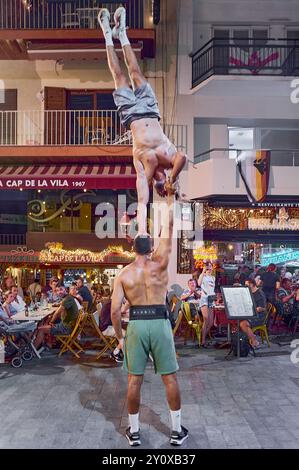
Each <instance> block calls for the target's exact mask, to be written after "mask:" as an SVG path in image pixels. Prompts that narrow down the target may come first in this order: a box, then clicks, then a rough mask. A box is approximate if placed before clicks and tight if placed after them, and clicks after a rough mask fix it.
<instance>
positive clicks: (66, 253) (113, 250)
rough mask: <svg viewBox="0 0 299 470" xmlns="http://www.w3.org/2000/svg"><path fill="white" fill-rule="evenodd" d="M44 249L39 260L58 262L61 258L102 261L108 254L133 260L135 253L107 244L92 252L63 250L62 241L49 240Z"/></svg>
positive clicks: (70, 260)
mask: <svg viewBox="0 0 299 470" xmlns="http://www.w3.org/2000/svg"><path fill="white" fill-rule="evenodd" d="M46 248H47V249H45V250H42V251H41V252H40V255H39V260H40V261H41V262H43V263H47V262H48V263H49V262H60V261H62V260H65V261H68V262H74V261H77V262H78V261H80V260H81V261H85V262H90V263H95V262H100V263H101V262H103V261H105V260H106V258H108V257H109V256H110V257H112V256H119V257H122V258H124V259H126V260H127V261H133V259H134V258H135V255H134V253H133V252H130V251H126V250H124V249H123V247H122V246H108V248H105V249H104V250H103V251H100V252H93V251H89V250H84V249H79V248H77V249H76V250H73V251H72V250H65V249H64V248H63V244H62V243H58V242H57V243H52V242H49V243H47V244H46Z"/></svg>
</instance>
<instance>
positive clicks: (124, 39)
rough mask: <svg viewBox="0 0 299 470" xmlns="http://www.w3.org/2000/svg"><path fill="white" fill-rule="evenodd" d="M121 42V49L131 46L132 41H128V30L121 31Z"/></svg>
mask: <svg viewBox="0 0 299 470" xmlns="http://www.w3.org/2000/svg"><path fill="white" fill-rule="evenodd" d="M119 40H120V43H121V47H124V46H129V45H130V41H129V39H128V36H127V31H126V29H122V30H120V32H119Z"/></svg>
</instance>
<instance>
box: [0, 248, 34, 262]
mask: <svg viewBox="0 0 299 470" xmlns="http://www.w3.org/2000/svg"><path fill="white" fill-rule="evenodd" d="M38 262H39V253H38V252H36V251H33V250H27V248H26V247H24V246H22V247H18V248H17V249H16V250H11V251H2V252H0V263H13V264H24V263H30V264H36V263H38Z"/></svg>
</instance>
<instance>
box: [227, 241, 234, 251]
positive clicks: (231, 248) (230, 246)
mask: <svg viewBox="0 0 299 470" xmlns="http://www.w3.org/2000/svg"><path fill="white" fill-rule="evenodd" d="M228 249H229V250H230V251H231V250H233V249H234V245H232V244H231V243H230V244H229V245H228Z"/></svg>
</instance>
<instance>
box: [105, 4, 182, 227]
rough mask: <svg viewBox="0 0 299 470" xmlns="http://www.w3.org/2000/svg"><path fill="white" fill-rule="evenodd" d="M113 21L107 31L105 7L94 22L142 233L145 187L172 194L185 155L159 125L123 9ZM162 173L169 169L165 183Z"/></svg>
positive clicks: (156, 106) (144, 218) (156, 105)
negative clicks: (125, 134) (127, 151)
mask: <svg viewBox="0 0 299 470" xmlns="http://www.w3.org/2000/svg"><path fill="white" fill-rule="evenodd" d="M114 20H115V26H114V28H113V30H111V27H110V13H109V11H108V10H107V8H102V9H101V10H100V12H99V15H98V21H99V24H100V26H101V28H102V30H103V34H104V37H105V41H106V50H107V57H108V64H109V68H110V71H111V74H112V76H113V79H114V83H115V91H114V93H113V97H114V101H115V104H116V106H117V109H118V113H119V116H120V119H121V122H122V124H123V125H124V126H125V128H126V129H130V130H131V132H132V137H133V162H134V166H135V170H136V173H137V183H136V186H137V195H138V210H137V222H138V233H139V234H145V233H146V232H147V230H146V215H147V204H148V202H149V186H150V185H151V184H152V182H153V180H155V182H156V183H155V188H156V190H157V192H158V193H159V194H160V195H161V196H165V195H166V191H165V185H170V187H172V188H173V190H174V191H175V189H176V188H175V187H176V185H175V183H176V181H177V178H178V175H179V173H180V172H181V171H182V169H183V167H184V165H185V162H186V155H185V153H184V152H182V151H178V150H177V149H176V147H175V146H174V145H173V144H172V143H171V142H170V140H169V139H168V138H167V137H166V135H165V134H164V132H163V129H162V127H161V126H160V123H159V120H160V113H159V108H158V103H157V99H156V97H155V94H154V92H153V89H152V88H151V86H150V84H149V83H148V82H147V81H146V79H145V77H144V76H143V74H142V72H141V70H140V68H139V65H138V62H137V59H136V56H135V53H134V51H133V49H132V47H131V45H130V41H129V40H128V37H127V33H126V10H125V8H123V7H119V8H118V9H117V10H116V11H115V13H114ZM113 37H114V38H118V39H119V41H120V43H121V46H122V49H123V53H124V58H125V62H126V65H127V68H128V72H129V76H130V79H131V82H132V85H133V90H132V89H131V88H130V85H129V82H128V80H127V77H126V76H125V74H124V73H123V72H122V70H121V66H120V63H119V60H118V57H117V55H116V52H115V49H114V45H113ZM165 170H171V171H170V175H169V179H168V182H167V183H166V175H165Z"/></svg>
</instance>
